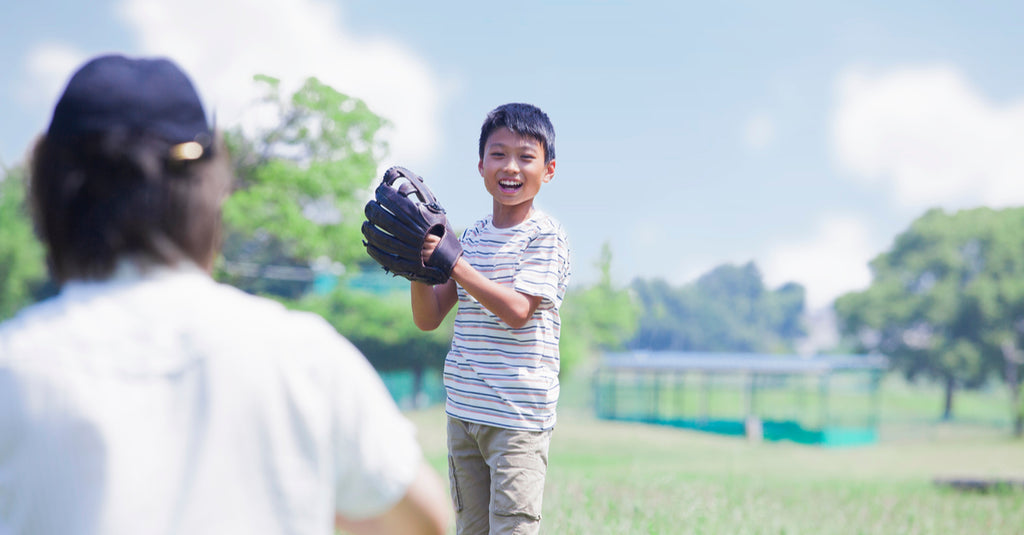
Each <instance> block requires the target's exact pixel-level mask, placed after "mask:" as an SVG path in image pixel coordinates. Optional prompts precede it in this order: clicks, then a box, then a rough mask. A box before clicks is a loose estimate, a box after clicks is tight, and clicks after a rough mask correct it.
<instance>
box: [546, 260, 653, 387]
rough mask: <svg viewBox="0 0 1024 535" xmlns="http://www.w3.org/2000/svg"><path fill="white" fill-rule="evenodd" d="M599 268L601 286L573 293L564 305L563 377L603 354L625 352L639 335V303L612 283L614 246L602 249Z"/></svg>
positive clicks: (595, 285) (567, 296) (561, 352)
mask: <svg viewBox="0 0 1024 535" xmlns="http://www.w3.org/2000/svg"><path fill="white" fill-rule="evenodd" d="M595 265H596V267H597V268H598V270H599V272H600V274H601V277H600V279H599V280H598V282H597V284H594V285H593V286H589V287H584V288H580V289H572V290H570V291H569V292H567V294H566V296H565V302H564V303H563V305H562V310H561V316H562V331H561V339H560V348H559V352H560V354H561V370H562V373H563V374H565V373H569V372H570V371H571V370H572V369H574V368H576V367H577V366H580V365H582V364H585V363H586V362H587V360H588V358H590V357H591V356H592V355H594V354H596V353H598V352H600V351H615V350H621V349H623V348H624V347H625V343H626V341H627V340H629V339H630V338H631V337H632V336H633V333H634V332H635V331H636V327H637V317H638V314H639V309H638V307H637V304H636V301H635V299H634V298H633V296H632V294H631V293H630V292H629V290H628V289H619V288H615V286H614V285H613V283H612V276H611V266H612V249H611V245H609V244H608V243H605V244H604V245H603V246H602V247H601V254H600V256H599V257H598V259H597V262H596V264H595Z"/></svg>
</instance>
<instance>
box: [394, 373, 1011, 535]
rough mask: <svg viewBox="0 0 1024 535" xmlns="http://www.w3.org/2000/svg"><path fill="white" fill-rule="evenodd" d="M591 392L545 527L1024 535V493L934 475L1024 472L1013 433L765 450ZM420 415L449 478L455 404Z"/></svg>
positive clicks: (555, 458)
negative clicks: (616, 405)
mask: <svg viewBox="0 0 1024 535" xmlns="http://www.w3.org/2000/svg"><path fill="white" fill-rule="evenodd" d="M912 394H913V392H911V393H909V394H907V393H903V394H901V395H906V396H912ZM929 396H930V394H929ZM587 399H588V395H587V391H586V388H585V384H567V385H565V386H564V389H563V401H564V403H563V407H562V408H560V414H559V424H558V427H557V428H556V430H555V434H554V438H553V442H552V446H551V466H550V469H549V475H548V484H547V489H546V494H545V505H544V530H543V532H544V533H549V534H560V535H561V534H588V535H589V534H631V533H658V534H676V533H679V534H685V533H715V534H746V533H749V534H754V533H764V534H768V533H771V534H783V533H784V534H803V533H806V534H861V533H870V534H876V533H877V534H904V533H905V534H918V533H920V534H924V533H934V534H940V533H941V534H1021V533H1024V490H1017V491H1008V492H992V493H970V492H968V493H964V492H959V491H954V490H951V489H948V488H945V487H941V486H938V485H935V484H934V483H933V481H934V479H935V478H942V477H963V476H970V477H993V478H1016V479H1024V441H1020V440H1013V439H1011V438H1009V437H1008V432H1007V431H1006V430H1005V428H995V427H985V426H980V427H971V426H963V425H958V424H947V425H939V424H928V425H927V426H925V425H924V424H923V423H920V422H919V423H918V424H915V425H905V424H904V423H901V422H899V421H897V422H894V423H892V424H888V423H885V424H884V425H883V432H882V437H883V440H882V442H881V443H880V444H877V445H873V446H866V447H857V448H847V449H828V448H820V447H814V446H800V445H796V444H792V443H786V442H782V443H767V442H765V443H759V444H752V443H748V442H746V441H745V440H744V439H741V438H731V437H721V436H716V435H710V434H705V433H699V432H693V431H687V430H681V429H675V428H668V427H658V426H649V425H643V424H629V423H622V422H607V421H599V420H596V419H595V418H594V417H593V416H592V413H591V411H590V410H589V409H588V405H587V402H586V400H587ZM886 399H888V398H886ZM897 399H899V397H898V396H897ZM904 401H906V400H904ZM940 401H941V398H935V403H936V404H939V403H940ZM914 403H919V404H920V405H922V406H926V403H924V402H923V401H915V402H914ZM883 410H884V406H883ZM929 410H930V409H929ZM979 410H980V409H979ZM409 416H410V418H412V419H413V421H414V422H415V423H416V424H417V426H418V427H419V429H420V438H421V442H422V444H423V447H424V451H425V453H426V455H427V457H428V459H429V461H430V462H431V464H432V465H433V466H435V467H436V468H437V470H438V471H439V472H440V473H441V474H442V475H443V476H446V474H447V467H446V452H445V440H444V428H445V424H444V419H445V417H444V413H443V410H442V409H441V408H440V407H434V408H431V409H428V410H423V411H415V412H411V413H409ZM883 422H884V420H883ZM887 437H890V438H887Z"/></svg>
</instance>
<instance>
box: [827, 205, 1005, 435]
mask: <svg viewBox="0 0 1024 535" xmlns="http://www.w3.org/2000/svg"><path fill="white" fill-rule="evenodd" d="M1022 229H1024V208H1010V209H1004V210H994V209H991V208H976V209H972V210H962V211H959V212H955V213H947V212H945V211H943V210H940V209H933V210H929V211H928V212H926V213H925V214H924V215H922V216H921V217H920V218H918V219H917V220H915V221H914V222H913V223H912V224H911V225H910V228H908V229H907V230H906V231H904V232H903V233H901V234H900V235H899V236H897V237H896V239H895V241H894V243H893V245H892V247H891V248H890V249H889V250H888V251H886V252H884V253H882V254H880V255H878V256H877V257H876V258H874V259H873V260H872V261H871V264H870V266H871V271H872V282H871V285H870V286H869V287H868V288H867V289H866V290H864V291H860V292H853V293H850V294H847V295H844V296H842V297H840V298H839V299H838V300H837V301H836V305H835V306H836V315H837V319H838V322H839V328H840V332H841V333H842V334H843V336H844V337H845V339H846V340H848V341H849V343H852V344H853V345H854V346H855V347H856V348H857V349H859V350H862V351H875V352H880V353H883V354H885V355H888V356H889V357H890V358H891V359H892V361H893V363H894V365H895V366H896V367H897V368H898V369H900V370H902V371H903V372H904V373H905V374H906V376H907V377H908V378H915V377H927V378H931V379H937V380H939V381H941V382H942V383H943V384H944V385H945V388H946V398H945V406H944V411H943V414H944V416H945V417H946V418H949V417H950V416H951V415H952V411H953V393H954V390H955V388H957V387H968V388H971V387H978V386H981V385H983V384H984V383H985V382H986V381H987V380H988V379H990V378H991V377H993V376H994V375H999V374H1000V372H1003V371H1011V370H1012V371H1014V372H1016V370H1017V368H1016V366H1018V364H1016V362H1017V361H1018V360H1019V355H1020V353H1021V351H1020V348H1021V347H1024V346H1022V343H1024V232H1022ZM1012 382H1016V381H1011V383H1012ZM1011 388H1014V389H1017V391H1019V383H1018V384H1017V385H1011Z"/></svg>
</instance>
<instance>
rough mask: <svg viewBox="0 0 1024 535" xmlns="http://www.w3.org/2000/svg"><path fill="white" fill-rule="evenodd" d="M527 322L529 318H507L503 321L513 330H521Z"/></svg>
mask: <svg viewBox="0 0 1024 535" xmlns="http://www.w3.org/2000/svg"><path fill="white" fill-rule="evenodd" d="M529 321H530V317H529V316H513V317H511V318H507V319H506V320H505V323H507V324H508V326H509V327H512V328H513V329H522V328H523V327H526V323H527V322H529Z"/></svg>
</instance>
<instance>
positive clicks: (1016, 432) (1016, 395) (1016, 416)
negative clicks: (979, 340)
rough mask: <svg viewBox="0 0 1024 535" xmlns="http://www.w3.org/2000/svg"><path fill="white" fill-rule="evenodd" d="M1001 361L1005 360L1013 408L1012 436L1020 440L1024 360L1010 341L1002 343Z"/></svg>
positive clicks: (1023, 425) (1023, 420)
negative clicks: (1021, 373)
mask: <svg viewBox="0 0 1024 535" xmlns="http://www.w3.org/2000/svg"><path fill="white" fill-rule="evenodd" d="M1003 359H1005V360H1006V368H1005V377H1004V378H1005V379H1006V388H1009V389H1010V406H1011V407H1013V436H1015V437H1017V438H1020V437H1022V436H1024V404H1021V402H1020V386H1021V376H1020V367H1021V364H1022V363H1024V358H1022V357H1021V354H1020V351H1018V350H1017V344H1015V343H1014V342H1012V341H1010V342H1005V343H1003Z"/></svg>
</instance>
